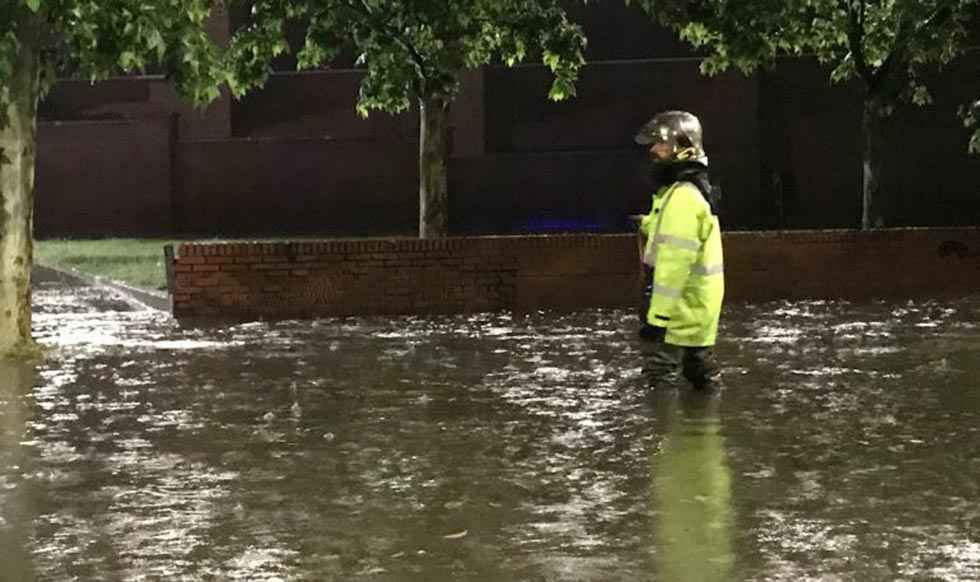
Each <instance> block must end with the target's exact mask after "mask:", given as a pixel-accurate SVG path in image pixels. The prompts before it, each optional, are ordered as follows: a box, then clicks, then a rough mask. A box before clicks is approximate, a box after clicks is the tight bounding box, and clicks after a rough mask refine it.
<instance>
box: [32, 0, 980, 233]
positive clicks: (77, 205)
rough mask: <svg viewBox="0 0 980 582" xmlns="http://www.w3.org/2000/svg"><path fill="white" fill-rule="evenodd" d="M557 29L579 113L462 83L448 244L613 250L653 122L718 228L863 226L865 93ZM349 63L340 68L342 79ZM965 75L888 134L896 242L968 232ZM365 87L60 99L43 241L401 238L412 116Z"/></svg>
mask: <svg viewBox="0 0 980 582" xmlns="http://www.w3.org/2000/svg"><path fill="white" fill-rule="evenodd" d="M569 8H570V10H571V11H572V13H573V16H574V18H576V19H581V21H582V22H583V23H584V28H585V30H586V33H587V34H588V35H589V38H590V44H589V48H588V58H589V60H590V64H589V65H587V66H586V67H584V68H583V70H582V72H581V76H580V80H579V83H578V86H577V87H578V96H577V98H575V99H573V100H570V101H567V102H562V103H553V102H550V101H548V99H547V93H548V89H549V86H550V84H551V77H550V73H549V72H548V71H547V70H546V69H545V68H544V67H542V66H538V65H533V64H527V65H521V66H517V67H514V68H508V67H503V66H488V67H485V68H483V69H480V70H478V71H473V72H471V73H468V74H467V75H466V76H465V78H464V84H463V87H462V91H461V93H460V95H459V98H458V100H457V102H456V103H455V105H454V108H453V112H452V125H453V127H452V137H451V143H452V159H451V162H450V177H449V179H450V198H451V202H450V204H451V228H452V230H453V231H454V232H457V233H468V234H477V233H479V234H486V233H495V232H496V233H522V232H562V231H594V232H596V231H597V232H620V231H625V230H628V229H629V228H630V227H629V226H628V224H629V223H628V221H627V220H626V215H628V214H633V213H638V212H644V211H646V210H647V209H648V206H649V196H650V188H649V186H648V185H647V183H646V181H645V177H644V174H645V168H644V160H643V152H642V151H641V149H640V148H638V147H637V146H635V145H634V144H633V142H632V138H633V135H634V133H635V131H636V129H637V128H638V127H639V126H640V125H641V124H642V123H643V122H645V121H646V120H647V119H648V118H649V117H650V116H652V115H653V114H654V113H656V112H657V111H660V110H663V109H668V108H683V109H688V110H691V111H693V112H695V113H697V114H698V115H699V116H700V117H701V119H702V121H703V122H704V126H705V138H706V147H707V149H708V153H709V156H710V159H711V170H712V178H713V180H714V181H716V182H718V183H720V185H721V186H722V189H723V192H724V202H723V223H724V224H725V226H726V228H728V229H734V228H741V229H752V228H767V229H772V228H826V227H853V226H857V225H858V224H859V221H860V214H861V212H860V208H861V162H860V155H859V154H860V135H859V128H860V111H861V108H860V99H861V92H860V87H858V86H856V85H847V86H831V85H830V84H829V80H828V79H829V72H828V71H827V70H825V69H823V68H822V67H820V66H818V65H817V64H815V63H813V62H808V61H806V60H800V59H786V60H782V61H780V62H779V63H778V65H777V66H776V67H775V68H774V69H772V70H769V71H765V72H762V73H760V74H758V75H756V76H754V77H752V78H745V77H743V76H741V75H738V74H728V75H722V76H718V77H714V78H708V77H705V76H702V75H701V74H700V72H699V70H698V62H697V60H696V59H694V58H693V57H692V55H691V52H690V51H689V50H688V49H687V48H686V47H685V46H684V45H683V44H681V43H679V42H678V41H677V40H676V39H675V38H674V37H673V35H672V34H671V33H669V32H668V31H665V30H664V29H662V28H659V27H657V26H655V25H653V24H652V23H651V22H650V19H649V18H648V17H646V16H645V15H644V14H643V13H642V12H641V11H639V10H638V9H637V8H636V7H635V6H631V7H627V6H625V4H624V3H619V2H614V3H589V4H585V5H582V4H579V3H570V4H569ZM229 26H230V24H229V23H228V20H227V19H225V20H224V22H223V23H222V22H220V21H219V22H216V23H212V28H213V29H214V30H213V31H212V33H213V34H214V35H215V36H216V37H217V38H219V39H221V38H226V37H227V33H228V27H229ZM346 58H347V57H346V56H344V57H341V60H340V61H338V62H336V63H334V66H338V65H342V66H348V67H349V66H351V64H350V63H347V62H346V61H344V59H346ZM348 60H349V59H348ZM286 65H288V63H285V64H284V63H279V66H280V67H282V66H286ZM978 69H980V53H974V54H971V55H970V56H969V57H968V58H964V59H961V60H959V61H957V62H956V63H954V64H953V65H951V66H950V67H949V68H948V69H947V70H946V71H944V72H943V73H942V74H941V75H939V76H938V77H937V79H936V80H935V82H934V83H932V84H931V86H932V87H933V89H934V101H933V103H932V104H931V105H929V106H927V107H924V108H906V109H903V110H901V111H899V112H897V114H896V117H895V119H894V120H893V123H892V125H891V127H890V129H889V136H888V142H889V144H891V146H890V148H889V151H888V152H887V159H886V164H885V166H884V170H885V171H884V175H883V176H882V180H883V185H884V192H885V195H886V197H887V204H885V207H884V210H885V215H886V218H887V219H888V221H889V224H894V225H943V224H946V225H965V224H977V223H978V222H980V197H978V196H977V195H976V189H977V184H978V182H980V158H977V157H972V156H969V155H967V153H966V143H967V139H968V134H967V132H966V131H965V130H964V129H963V128H962V126H961V123H960V121H959V118H958V117H957V115H956V111H957V109H958V107H959V106H960V105H962V104H964V103H968V102H971V101H972V100H974V99H975V98H976V97H977V96H978V95H980V75H978V74H977V73H978V72H980V70H978ZM361 78H362V72H361V71H357V70H353V69H344V70H338V69H325V70H320V71H315V72H306V73H277V74H274V75H272V77H271V78H270V80H269V83H268V84H267V86H266V88H265V89H264V90H263V91H259V92H256V93H253V94H251V95H249V96H248V97H246V98H244V99H242V100H240V101H237V100H232V99H230V98H228V97H227V96H225V97H223V98H221V99H219V100H218V101H217V102H215V103H214V104H213V105H212V106H211V107H209V108H207V109H206V110H204V111H197V110H194V109H193V108H192V107H190V106H187V105H185V104H182V103H181V102H180V100H179V99H177V96H176V95H175V94H174V93H173V91H172V90H171V89H169V88H168V85H167V83H166V82H165V80H164V79H162V78H154V77H145V78H126V79H114V80H111V81H107V82H104V83H99V84H96V85H91V84H89V83H87V82H76V81H65V82H62V83H59V84H58V85H57V86H56V87H55V89H54V90H53V91H52V92H51V94H50V95H49V96H48V98H47V99H46V100H45V102H44V103H43V106H42V110H41V118H42V120H43V121H44V123H43V124H42V131H41V134H40V140H41V143H40V148H41V152H42V155H41V160H40V164H39V168H38V197H37V198H38V203H37V214H36V221H35V223H36V225H37V231H38V233H39V235H40V236H55V235H58V236H67V235H72V236H105V235H115V234H162V233H166V232H171V233H173V234H193V235H214V236H222V235H229V236H230V235H235V236H250V235H273V234H277V235H300V234H302V235H307V234H310V235H321V236H331V235H337V234H350V235H375V234H404V233H410V232H413V231H415V229H416V224H417V217H416V216H415V213H416V209H417V205H418V202H417V197H418V194H417V190H418V187H417V178H418V168H417V162H416V155H417V151H418V116H417V114H416V113H415V112H414V111H412V112H408V113H405V114H403V115H398V116H389V115H384V114H380V113H372V115H371V116H370V117H369V118H368V119H362V118H360V117H358V116H357V115H356V113H355V103H356V99H357V91H358V87H359V83H360V80H361ZM62 121H68V122H70V123H68V124H65V125H57V124H56V123H55V122H62ZM92 200H97V204H92V203H91V202H92Z"/></svg>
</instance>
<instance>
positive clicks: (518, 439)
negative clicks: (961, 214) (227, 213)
mask: <svg viewBox="0 0 980 582" xmlns="http://www.w3.org/2000/svg"><path fill="white" fill-rule="evenodd" d="M35 300H36V319H35V327H36V335H37V337H38V339H39V340H40V341H41V342H42V343H43V344H45V345H47V346H49V347H50V348H51V352H50V356H49V357H48V358H47V360H46V361H45V362H43V364H41V365H40V366H38V367H37V368H36V369H35V368H27V367H23V366H15V365H13V364H2V366H4V369H3V376H2V377H3V378H4V381H5V382H6V384H4V385H2V386H0V388H2V389H3V390H2V391H0V461H2V462H0V555H3V556H4V557H5V560H4V562H5V564H6V566H5V570H4V571H3V572H2V573H0V579H4V580H6V579H10V580H52V581H62V580H163V579H167V580H212V579H217V580H247V581H262V580H265V581H272V580H352V579H364V580H399V581H400V580H410V581H411V580H419V581H422V580H487V581H490V580H493V581H506V580H531V581H535V580H549V581H550V580H560V581H564V580H596V581H598V580H602V581H617V580H623V581H626V580H629V581H633V580H889V581H890V580H926V579H941V580H976V579H980V545H978V544H980V538H978V537H977V535H978V534H977V532H978V531H980V509H978V508H977V507H978V505H977V503H976V500H977V499H978V498H980V491H978V482H977V478H976V477H977V475H980V461H978V460H977V459H978V458H977V457H976V454H975V452H976V451H977V450H980V422H978V420H980V390H978V388H980V386H978V384H980V381H978V378H980V364H978V355H977V354H978V349H980V328H978V325H977V322H978V321H980V299H969V300H963V301H957V302H950V303H932V302H916V303H900V304H894V303H874V304H864V305H855V304H847V303H834V302H807V303H793V304H789V303H771V304H765V305H754V306H744V305H743V306H731V307H730V308H729V309H728V311H727V313H726V316H725V321H724V324H723V330H722V342H721V344H720V346H719V349H718V352H719V356H720V358H721V360H722V361H723V363H724V389H723V390H722V392H721V394H720V395H718V396H716V397H714V398H712V399H703V398H701V399H698V398H690V397H689V396H690V395H689V394H688V392H687V391H686V389H684V388H682V389H681V390H680V391H673V390H665V391H662V392H659V393H657V394H653V395H651V394H649V393H648V391H647V390H646V388H645V387H644V385H643V382H642V380H641V373H640V365H641V362H640V361H639V346H638V344H637V342H636V340H635V339H634V337H633V330H634V327H635V325H634V321H633V315H632V314H630V313H626V312H623V311H603V310H597V311H590V312H585V313H579V314H573V315H556V314H529V315H508V314H482V315H470V316H456V317H436V318H416V317H404V318H392V319H382V318H348V319H334V320H318V321H312V322H309V321H302V322H300V321H293V322H279V323H250V324H242V325H233V326H227V327H194V326H181V325H179V324H177V323H175V322H174V321H172V320H171V319H170V318H169V317H167V316H165V315H162V314H159V313H156V312H152V311H142V310H134V309H133V308H132V306H130V305H128V304H126V303H125V302H122V301H120V300H117V299H112V298H106V297H103V296H100V295H99V294H98V292H95V291H92V290H85V289H82V290H73V291H71V292H66V291H65V290H64V289H62V288H59V287H48V288H44V289H41V290H39V291H38V292H37V293H36V296H35ZM4 576H8V578H4Z"/></svg>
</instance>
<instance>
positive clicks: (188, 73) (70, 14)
mask: <svg viewBox="0 0 980 582" xmlns="http://www.w3.org/2000/svg"><path fill="white" fill-rule="evenodd" d="M211 5H212V2H211V0H0V100H2V99H6V98H8V97H9V96H8V95H7V92H6V91H4V88H5V87H6V81H7V80H8V79H11V78H13V76H14V68H15V66H16V63H17V55H18V53H20V52H21V51H23V50H24V49H25V48H30V49H32V50H33V51H34V52H36V54H37V55H38V57H39V60H40V64H41V68H40V71H41V76H40V88H41V90H42V91H44V90H45V89H46V88H48V87H50V85H51V84H52V83H53V82H54V81H55V76H56V75H55V73H56V72H57V71H70V72H71V74H73V75H78V76H81V77H83V78H86V79H90V80H92V81H96V80H99V79H103V78H106V77H108V76H110V75H113V74H119V73H129V72H136V71H144V70H146V69H147V68H149V67H153V68H154V69H157V70H161V71H164V72H165V74H166V75H167V76H168V77H170V78H171V79H172V81H173V82H174V84H175V86H176V87H177V89H178V91H179V92H180V93H181V94H183V95H185V96H187V97H189V98H190V99H192V100H193V101H195V102H197V103H206V102H208V101H210V100H212V99H213V98H215V97H216V96H217V95H218V88H219V86H220V84H221V82H222V81H223V79H224V74H223V72H222V70H223V69H222V67H221V66H220V65H221V62H220V61H221V57H220V54H219V51H218V49H217V47H216V46H215V45H214V43H213V42H212V41H211V39H210V38H209V37H208V35H207V32H206V31H205V29H204V21H205V19H207V17H208V15H209V14H210V12H211ZM2 105H3V101H0V111H2V110H3V109H4V108H3V107H2Z"/></svg>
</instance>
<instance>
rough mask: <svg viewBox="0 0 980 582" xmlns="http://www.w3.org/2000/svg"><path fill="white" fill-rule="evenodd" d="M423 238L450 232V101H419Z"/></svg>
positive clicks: (420, 214)
mask: <svg viewBox="0 0 980 582" xmlns="http://www.w3.org/2000/svg"><path fill="white" fill-rule="evenodd" d="M419 104H420V108H419V109H420V115H421V123H420V128H419V238H439V237H444V236H446V235H448V234H449V185H448V179H447V175H446V174H447V167H448V165H449V102H448V101H446V100H445V99H443V98H442V97H425V98H422V99H420V100H419Z"/></svg>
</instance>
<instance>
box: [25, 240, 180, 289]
mask: <svg viewBox="0 0 980 582" xmlns="http://www.w3.org/2000/svg"><path fill="white" fill-rule="evenodd" d="M173 242H175V241H172V240H167V239H131V238H129V239H124V238H111V239H100V240H65V239H52V240H43V241H41V240H39V241H35V242H34V261H35V262H36V263H38V264H41V265H44V266H47V267H53V268H60V269H67V270H70V269H74V270H76V271H79V272H81V273H85V274H86V275H93V276H101V277H107V278H109V279H112V280H114V281H120V282H122V283H126V284H127V285H131V286H133V287H138V288H140V289H147V290H151V291H157V290H163V289H166V288H167V276H166V268H165V266H164V257H163V247H164V245H167V244H170V243H173Z"/></svg>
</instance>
